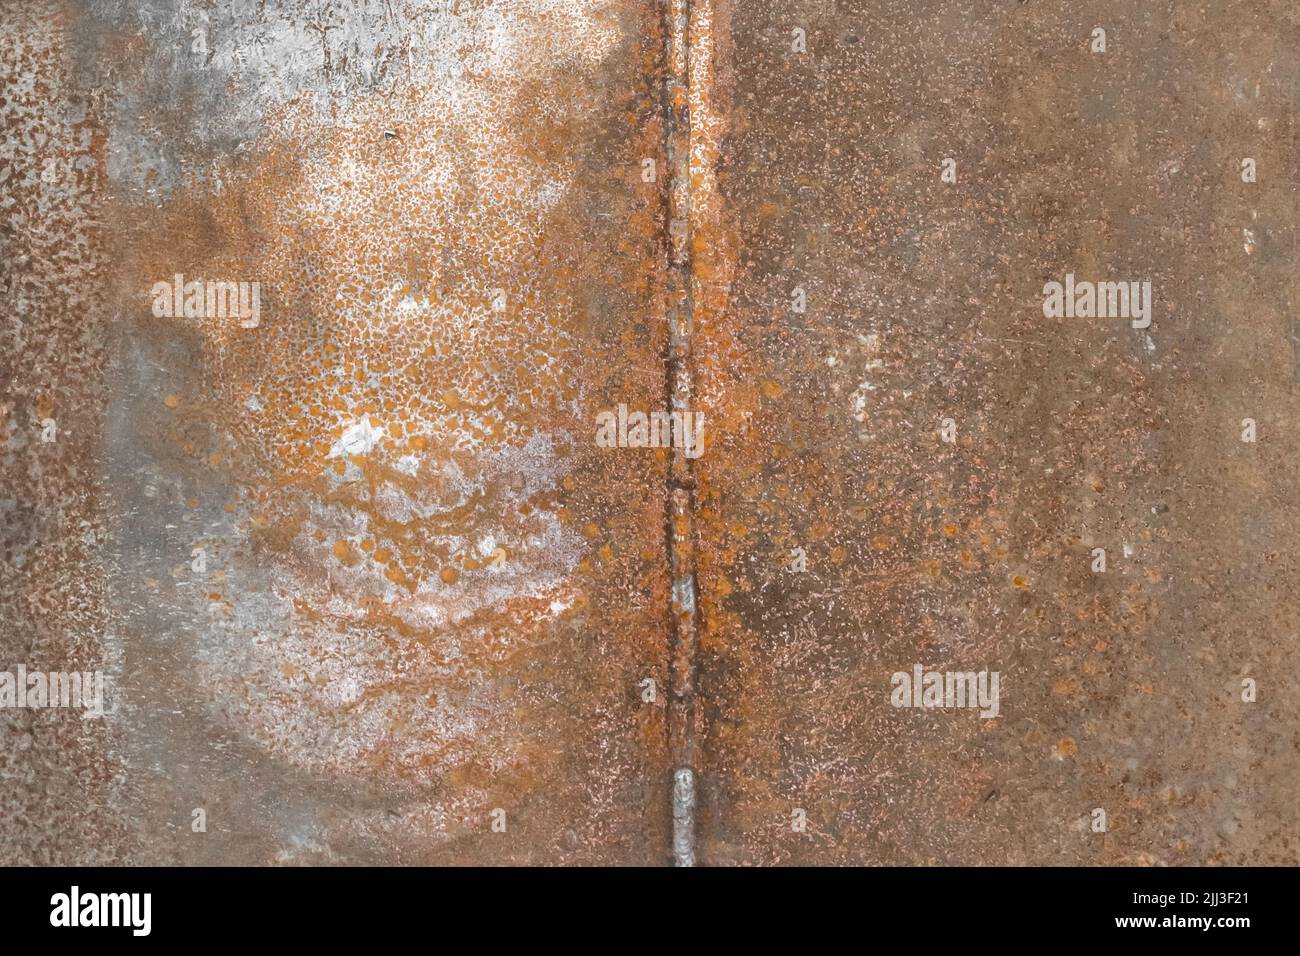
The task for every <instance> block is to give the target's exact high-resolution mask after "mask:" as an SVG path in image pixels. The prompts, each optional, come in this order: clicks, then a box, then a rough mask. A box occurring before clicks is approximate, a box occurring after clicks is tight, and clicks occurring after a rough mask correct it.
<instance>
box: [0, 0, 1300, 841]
mask: <svg viewBox="0 0 1300 956" xmlns="http://www.w3.org/2000/svg"><path fill="white" fill-rule="evenodd" d="M1098 27H1101V28H1103V29H1104V30H1105V32H1106V37H1105V49H1104V50H1100V49H1097V48H1096V36H1095V34H1094V30H1095V29H1096V28H1098ZM1298 32H1300V19H1297V14H1296V12H1295V10H1294V8H1293V7H1290V6H1288V5H1285V4H1282V3H1272V2H1265V3H1249V4H1248V3H1227V2H1224V3H1209V4H1205V5H1203V6H1200V7H1195V8H1193V7H1190V6H1188V5H1186V4H1175V3H1157V4H1143V5H1135V4H1127V3H1110V2H1091V0H1090V2H1087V3H1083V4H1066V3H1060V2H1052V3H1038V2H1033V3H1004V4H1003V3H999V4H989V3H977V2H974V0H970V2H955V0H907V2H902V0H899V2H890V0H835V2H831V0H824V2H812V0H808V2H801V3H796V4H791V5H772V4H766V3H757V2H747V0H669V2H652V0H602V2H589V0H364V2H356V3H335V2H328V0H324V2H316V0H311V2H307V0H231V2H224V3H206V2H200V0H140V2H128V0H86V2H71V0H66V2H55V0H12V2H9V3H6V4H4V5H3V6H0V287H2V288H3V290H4V302H5V305H4V309H5V314H4V320H3V324H2V325H0V654H3V659H0V669H3V668H9V669H10V670H11V671H12V670H14V669H15V668H16V667H17V666H18V665H20V664H21V665H22V666H23V667H24V668H25V669H27V670H29V671H42V672H58V671H68V670H74V669H75V670H83V671H90V670H100V671H102V672H103V673H104V674H105V675H106V677H107V684H108V688H109V689H108V693H107V704H108V706H107V711H108V712H107V713H106V714H105V715H103V716H95V715H90V714H82V713H78V712H77V711H76V710H75V709H70V708H56V707H38V706H33V707H3V708H0V862H4V863H166V864H190V863H251V864H340V863H343V864H373V863H402V864H407V863H435V864H491V863H533V864H650V865H659V864H664V863H669V862H676V863H679V864H686V863H697V864H704V865H728V864H778V863H805V864H834V863H905V864H921V863H947V864H970V863H993V864H1057V863H1081V864H1105V863H1110V864H1164V863H1190V864H1218V863H1225V864H1239V863H1246V862H1262V863H1296V862H1298V860H1297V855H1298V853H1300V850H1298V849H1297V846H1296V843H1295V838H1296V834H1297V832H1298V831H1300V819H1297V817H1298V811H1297V806H1296V801H1295V799H1294V792H1295V787H1296V784H1297V781H1298V780H1300V766H1297V760H1298V758H1297V745H1298V744H1300V737H1298V733H1300V714H1298V713H1297V705H1298V703H1300V701H1298V700H1297V690H1296V683H1295V681H1294V680H1292V679H1291V677H1290V668H1289V661H1290V659H1291V658H1292V657H1293V656H1294V655H1295V653H1296V651H1297V647H1296V640H1297V638H1296V633H1297V623H1298V622H1300V613H1297V612H1298V611H1300V607H1298V606H1297V604H1296V601H1297V598H1296V594H1297V593H1300V587H1297V585H1300V569H1298V568H1297V565H1296V561H1295V558H1294V556H1293V553H1292V549H1291V548H1290V547H1289V544H1290V539H1291V538H1293V537H1294V532H1295V530H1296V528H1297V520H1296V519H1297V507H1298V506H1297V504H1296V502H1297V500H1300V497H1298V495H1297V492H1298V491H1300V488H1297V477H1296V470H1295V467H1294V461H1295V459H1294V455H1293V453H1292V451H1291V449H1292V446H1293V442H1294V441H1295V440H1296V439H1297V437H1300V436H1297V435H1296V433H1295V429H1296V425H1295V423H1296V422H1297V421H1298V420H1300V416H1298V414H1297V413H1300V408H1297V404H1298V403H1297V396H1296V379H1297V368H1300V364H1298V363H1297V358H1296V352H1295V349H1296V333H1295V320H1294V317H1293V315H1292V307H1293V303H1292V298H1293V294H1292V289H1293V283H1294V279H1293V276H1294V274H1295V268H1296V265H1297V263H1296V259H1295V253H1294V250H1295V244H1294V243H1295V222H1296V213H1297V209H1296V200H1295V193H1294V188H1293V185H1292V182H1293V180H1294V176H1295V172H1296V169H1295V152H1294V119H1293V116H1294V113H1295V108H1296V106H1297V64H1296V59H1295V53H1294V51H1295V49H1296V41H1297V39H1300V37H1298V36H1297V33H1298ZM1246 157H1249V158H1251V159H1252V160H1253V161H1254V168H1255V169H1256V170H1257V172H1258V174H1257V176H1256V177H1255V178H1254V181H1251V182H1247V181H1245V177H1244V176H1243V170H1242V160H1243V159H1244V158H1246ZM949 160H951V161H952V163H951V164H949V163H948V161H949ZM647 161H652V162H651V163H650V164H649V165H648V164H647ZM1067 274H1069V275H1072V276H1078V277H1079V278H1080V279H1081V280H1084V279H1087V280H1092V281H1101V280H1113V281H1128V280H1132V281H1138V282H1150V283H1151V289H1152V298H1151V302H1152V303H1153V308H1152V314H1151V321H1150V324H1149V326H1146V327H1141V323H1140V322H1136V321H1135V322H1130V321H1128V318H1127V317H1106V318H1098V317H1082V316H1076V317H1070V318H1066V317H1060V318H1057V317H1050V316H1049V315H1047V314H1046V312H1045V308H1044V294H1045V293H1044V289H1045V283H1049V282H1052V281H1063V280H1064V279H1065V276H1066V275H1067ZM177 276H180V277H181V279H180V281H179V282H178V281H177V280H176V277H177ZM195 280H204V281H223V282H234V283H236V284H238V283H241V282H242V283H246V284H249V283H253V282H256V283H258V287H257V288H258V294H259V298H258V300H257V301H258V306H257V310H256V312H254V311H252V310H251V309H248V310H246V311H245V312H244V313H241V314H209V313H211V312H212V311H213V310H212V309H211V308H209V305H210V303H209V302H208V301H207V298H206V296H205V295H203V296H200V297H199V299H198V300H195V304H194V308H193V309H190V310H189V314H186V313H187V308H186V296H185V286H186V283H187V282H193V281H195ZM160 284H161V285H162V286H164V289H163V291H160ZM173 286H178V287H179V294H177V295H173V293H175V292H177V290H176V289H174V288H172V287H173ZM201 291H203V292H205V293H206V289H204V290H201ZM620 407H624V408H625V409H632V410H634V411H635V410H642V411H646V412H649V411H651V410H661V411H665V412H666V411H669V410H671V411H674V412H677V413H679V414H680V413H699V414H702V415H703V416H704V417H703V426H702V428H703V431H702V436H703V442H704V444H703V453H702V454H696V452H698V450H699V449H698V448H696V449H692V448H691V447H690V445H689V443H681V442H674V443H672V447H658V448H647V447H607V446H606V444H605V443H602V441H601V440H600V439H599V438H598V437H597V436H598V434H599V431H598V427H597V421H598V416H600V415H602V414H617V410H618V409H620ZM1245 419H1250V420H1252V422H1253V423H1254V424H1253V428H1254V432H1253V433H1252V434H1250V435H1249V438H1250V439H1253V440H1243V438H1244V437H1246V435H1245V432H1244V429H1245V425H1244V422H1243V420H1245ZM625 437H626V436H625ZM624 444H627V443H624ZM632 444H635V442H633V443H632ZM1098 548H1100V549H1104V550H1105V552H1106V565H1105V569H1104V570H1097V565H1096V558H1095V554H1096V552H1095V550H1094V549H1098ZM914 667H919V668H921V670H922V671H937V672H957V673H967V672H980V671H985V672H996V673H997V675H998V676H999V678H1000V685H999V687H1000V691H999V693H998V695H997V701H996V705H995V708H994V709H996V716H992V715H990V716H989V717H988V718H984V717H981V715H980V713H978V712H977V711H976V709H975V708H971V707H967V708H952V707H934V708H926V707H903V706H897V704H898V699H897V698H896V696H895V694H894V693H893V692H892V687H891V681H892V680H893V678H894V676H895V675H896V674H899V673H902V674H911V673H912V672H913V668H914ZM1248 682H1253V684H1252V688H1253V690H1254V692H1255V695H1256V696H1255V697H1254V698H1253V699H1250V700H1247V699H1245V697H1247V696H1250V695H1249V694H1247V693H1246V691H1245V690H1244V689H1243V688H1244V686H1245V684H1246V683H1248ZM2 698H3V688H0V699H2ZM918 699H919V698H918ZM1099 810H1100V811H1102V817H1101V818H1099V817H1098V816H1097V811H1099ZM1099 819H1101V820H1102V821H1104V822H1103V823H1102V825H1101V826H1100V827H1099V826H1098V821H1099ZM200 824H201V825H200Z"/></svg>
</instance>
